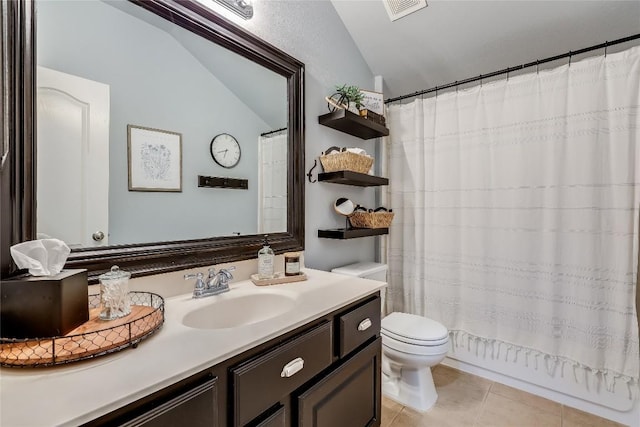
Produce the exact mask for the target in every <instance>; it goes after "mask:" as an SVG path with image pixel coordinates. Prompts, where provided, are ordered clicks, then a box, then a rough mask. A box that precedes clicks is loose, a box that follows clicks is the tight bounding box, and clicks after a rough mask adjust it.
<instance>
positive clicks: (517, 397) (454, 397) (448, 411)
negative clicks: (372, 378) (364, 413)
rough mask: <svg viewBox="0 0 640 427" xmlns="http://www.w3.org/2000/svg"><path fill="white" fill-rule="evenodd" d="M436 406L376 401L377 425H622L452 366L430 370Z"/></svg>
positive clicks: (518, 426)
mask: <svg viewBox="0 0 640 427" xmlns="http://www.w3.org/2000/svg"><path fill="white" fill-rule="evenodd" d="M433 379H434V382H435V384H436V388H437V389H438V401H437V402H436V405H435V406H434V407H433V408H431V410H430V411H428V412H426V413H420V412H416V411H414V410H412V409H410V408H407V407H404V406H402V405H400V404H398V403H396V402H394V401H392V400H390V399H386V398H384V397H383V399H382V425H381V427H423V426H424V427H489V426H491V427H527V426H535V427H614V426H616V427H622V424H618V423H615V422H613V421H609V420H605V419H603V418H600V417H596V416H594V415H591V414H588V413H586V412H582V411H579V410H577V409H573V408H570V407H568V406H564V405H561V404H559V403H556V402H553V401H551V400H547V399H544V398H542V397H539V396H535V395H533V394H529V393H526V392H524V391H520V390H517V389H515V388H512V387H508V386H506V385H502V384H499V383H496V382H493V381H490V380H487V379H484V378H480V377H477V376H475V375H471V374H468V373H465V372H462V371H458V370H457V369H453V368H449V367H447V366H444V365H438V366H436V367H435V369H434V370H433Z"/></svg>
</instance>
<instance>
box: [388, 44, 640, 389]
mask: <svg viewBox="0 0 640 427" xmlns="http://www.w3.org/2000/svg"><path fill="white" fill-rule="evenodd" d="M639 76H640V48H632V49H630V50H627V51H625V52H621V53H617V54H609V55H607V56H606V57H604V56H601V57H597V58H591V59H587V60H583V61H580V62H573V63H572V64H571V65H565V66H561V67H559V68H556V69H553V70H550V71H540V73H538V74H537V73H535V72H534V73H531V74H527V75H523V76H519V77H511V78H510V79H508V80H507V79H505V80H503V81H500V82H493V83H489V84H484V85H479V86H477V87H474V88H472V89H469V90H464V91H462V90H461V91H460V92H459V93H456V92H453V93H447V94H443V95H439V96H438V97H436V98H429V99H424V100H420V99H416V100H415V101H413V102H411V103H410V104H405V105H391V106H390V107H389V108H388V123H389V128H390V136H389V137H388V138H386V140H385V144H386V147H385V149H386V152H387V156H388V162H389V171H388V172H389V178H390V186H389V189H388V191H389V205H390V207H392V208H393V210H394V212H396V216H395V219H394V223H393V224H392V226H391V230H390V236H389V241H388V253H387V256H388V263H389V266H390V280H389V290H388V298H389V302H388V304H389V305H388V307H389V308H390V309H391V310H393V311H406V312H411V313H416V314H420V315H424V316H428V317H430V318H433V319H436V320H438V321H440V322H442V323H443V324H444V325H445V326H446V327H447V328H449V330H450V331H451V333H452V338H453V342H454V345H465V346H469V347H471V348H473V347H475V349H476V350H475V351H477V352H478V353H480V354H484V355H486V357H494V358H497V357H500V358H503V359H505V360H510V361H515V360H520V359H519V358H525V360H526V361H527V362H528V363H532V364H533V363H535V364H536V366H537V364H538V363H539V364H540V366H544V367H545V368H546V369H548V370H549V372H550V373H551V374H554V373H558V372H561V374H562V375H565V376H566V375H570V374H571V372H573V373H572V375H577V374H576V371H578V372H579V371H580V368H583V369H585V370H587V371H589V372H591V373H593V374H595V375H598V376H599V378H601V379H602V380H603V381H604V382H605V384H606V385H607V388H608V389H609V390H612V389H613V387H614V385H615V383H616V382H620V381H624V382H626V383H628V384H632V383H637V381H638V371H639V363H640V361H639V359H640V356H639V349H638V345H639V343H638V326H637V317H636V311H635V310H636V309H635V303H634V302H635V292H636V275H637V262H638V210H639V209H638V208H639V202H640V153H639V152H638V149H639V148H640V147H639V146H638V144H639V143H640V130H639V123H640V111H639V103H640V83H639V82H640V78H639ZM616 380H617V381H616Z"/></svg>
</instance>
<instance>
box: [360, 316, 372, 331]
mask: <svg viewBox="0 0 640 427" xmlns="http://www.w3.org/2000/svg"><path fill="white" fill-rule="evenodd" d="M370 327H371V319H369V318H368V317H367V318H366V319H364V320H363V321H362V322H360V324H359V325H358V330H359V331H366V330H367V329H369V328H370Z"/></svg>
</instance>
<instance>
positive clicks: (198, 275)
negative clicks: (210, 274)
mask: <svg viewBox="0 0 640 427" xmlns="http://www.w3.org/2000/svg"><path fill="white" fill-rule="evenodd" d="M203 277H204V274H202V273H196V274H185V275H184V280H189V279H196V285H195V287H194V289H204V288H205V285H204V280H202V279H203Z"/></svg>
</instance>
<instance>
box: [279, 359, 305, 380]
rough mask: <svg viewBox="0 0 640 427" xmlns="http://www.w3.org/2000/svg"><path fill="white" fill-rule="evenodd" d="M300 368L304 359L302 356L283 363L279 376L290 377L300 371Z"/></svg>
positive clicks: (302, 366)
mask: <svg viewBox="0 0 640 427" xmlns="http://www.w3.org/2000/svg"><path fill="white" fill-rule="evenodd" d="M302 368H304V359H303V358H302V357H298V358H296V359H293V360H292V361H291V362H289V363H287V364H286V365H284V368H282V372H280V376H281V377H282V378H289V377H292V376H294V375H295V374H297V373H298V372H300V371H301V370H302Z"/></svg>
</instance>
